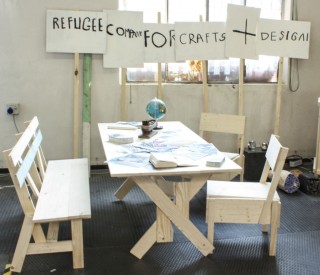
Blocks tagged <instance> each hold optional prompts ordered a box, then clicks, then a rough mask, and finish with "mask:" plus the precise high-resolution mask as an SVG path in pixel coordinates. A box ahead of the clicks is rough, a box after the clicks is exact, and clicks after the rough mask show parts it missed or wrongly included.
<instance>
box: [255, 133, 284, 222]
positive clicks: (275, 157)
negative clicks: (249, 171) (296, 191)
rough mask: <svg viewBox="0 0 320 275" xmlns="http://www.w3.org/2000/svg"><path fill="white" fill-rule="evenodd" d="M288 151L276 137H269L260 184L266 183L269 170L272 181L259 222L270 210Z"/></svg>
mask: <svg viewBox="0 0 320 275" xmlns="http://www.w3.org/2000/svg"><path fill="white" fill-rule="evenodd" d="M288 151H289V149H288V148H286V147H283V146H282V145H281V143H280V142H279V140H278V137H277V136H276V135H271V137H270V141H269V145H268V149H267V151H266V162H265V165H264V168H263V171H262V175H261V178H260V182H261V183H266V182H267V179H268V176H269V172H270V170H271V171H272V179H271V184H270V188H269V192H268V195H267V199H266V202H265V204H264V208H263V210H262V212H261V216H260V221H261V220H262V218H263V217H264V216H265V215H266V213H267V211H269V209H270V206H271V203H272V200H273V197H274V194H275V191H276V189H277V186H278V183H279V180H280V176H281V171H282V169H283V166H284V163H285V160H286V157H287V155H288Z"/></svg>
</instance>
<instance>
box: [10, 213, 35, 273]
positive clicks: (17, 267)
mask: <svg viewBox="0 0 320 275" xmlns="http://www.w3.org/2000/svg"><path fill="white" fill-rule="evenodd" d="M33 225H34V224H33V222H32V216H25V217H24V220H23V224H22V228H21V231H20V235H19V239H18V243H17V246H16V249H15V252H14V255H13V259H12V268H11V270H12V271H14V272H18V273H20V272H21V270H22V265H23V262H24V259H25V257H26V255H27V251H28V247H29V242H30V238H31V234H32V232H33Z"/></svg>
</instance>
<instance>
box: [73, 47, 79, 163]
mask: <svg viewBox="0 0 320 275" xmlns="http://www.w3.org/2000/svg"><path fill="white" fill-rule="evenodd" d="M78 157H79V53H75V54H74V75H73V158H78Z"/></svg>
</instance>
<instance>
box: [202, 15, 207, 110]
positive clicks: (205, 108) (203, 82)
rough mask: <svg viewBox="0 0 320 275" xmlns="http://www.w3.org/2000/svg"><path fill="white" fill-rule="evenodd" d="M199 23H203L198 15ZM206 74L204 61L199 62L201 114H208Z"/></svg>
mask: <svg viewBox="0 0 320 275" xmlns="http://www.w3.org/2000/svg"><path fill="white" fill-rule="evenodd" d="M200 22H203V18H202V15H200ZM207 73H208V72H207V64H206V61H205V60H201V74H202V100H203V112H209V95H208V74H207Z"/></svg>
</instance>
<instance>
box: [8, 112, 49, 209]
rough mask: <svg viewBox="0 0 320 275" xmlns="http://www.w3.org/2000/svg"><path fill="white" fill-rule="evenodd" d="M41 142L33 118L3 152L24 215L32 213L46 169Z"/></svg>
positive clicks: (36, 122)
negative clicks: (10, 146)
mask: <svg viewBox="0 0 320 275" xmlns="http://www.w3.org/2000/svg"><path fill="white" fill-rule="evenodd" d="M41 142H42V134H41V131H40V129H39V121H38V118H37V117H34V118H33V119H32V121H31V122H29V123H28V126H27V128H26V130H25V131H24V132H23V133H22V134H19V135H18V141H17V143H16V144H15V146H14V147H13V148H12V149H9V150H6V151H4V152H3V154H4V158H5V160H6V163H7V166H8V169H9V172H10V175H11V178H12V181H13V184H14V186H15V189H16V192H17V194H18V197H19V200H20V203H21V206H22V209H23V211H24V213H25V214H31V215H33V213H34V209H35V205H36V202H37V199H38V197H39V192H40V189H41V185H42V182H43V178H44V174H45V170H46V167H47V163H46V161H45V158H44V156H43V152H42V149H41Z"/></svg>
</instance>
